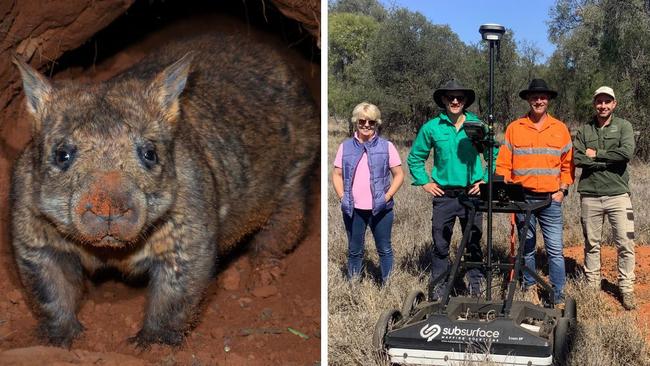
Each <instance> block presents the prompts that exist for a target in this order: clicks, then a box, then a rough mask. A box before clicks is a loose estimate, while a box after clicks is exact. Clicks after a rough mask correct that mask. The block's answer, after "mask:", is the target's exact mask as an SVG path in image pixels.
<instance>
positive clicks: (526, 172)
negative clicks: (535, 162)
mask: <svg viewBox="0 0 650 366" xmlns="http://www.w3.org/2000/svg"><path fill="white" fill-rule="evenodd" d="M512 173H513V174H514V175H515V176H523V175H555V176H557V175H559V174H560V169H514V170H513V171H512Z"/></svg>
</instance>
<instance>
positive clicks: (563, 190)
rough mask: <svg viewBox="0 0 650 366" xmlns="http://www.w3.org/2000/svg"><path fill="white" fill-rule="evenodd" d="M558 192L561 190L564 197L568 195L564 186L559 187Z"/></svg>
mask: <svg viewBox="0 0 650 366" xmlns="http://www.w3.org/2000/svg"><path fill="white" fill-rule="evenodd" d="M558 192H562V194H563V195H564V197H566V196H568V195H569V190H568V189H566V188H560V189H559V190H558Z"/></svg>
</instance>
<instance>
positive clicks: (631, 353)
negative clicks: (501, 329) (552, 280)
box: [328, 120, 650, 366]
mask: <svg viewBox="0 0 650 366" xmlns="http://www.w3.org/2000/svg"><path fill="white" fill-rule="evenodd" d="M347 133H348V130H347V124H346V123H337V122H334V121H333V120H331V121H330V123H329V139H328V155H329V156H328V159H329V160H328V161H329V162H330V166H329V169H331V162H332V161H333V160H334V155H335V153H336V149H337V147H338V145H339V144H340V143H341V142H342V141H343V140H344V139H345V138H346V137H347ZM387 137H388V138H389V139H390V140H391V141H393V142H394V143H395V145H396V147H397V148H398V150H399V152H400V156H401V158H402V161H403V163H404V165H403V166H404V169H405V173H406V179H405V181H404V185H403V186H402V188H401V190H400V191H399V192H398V193H397V194H396V195H395V221H394V224H393V237H392V240H393V241H392V243H393V251H394V256H395V262H394V271H393V274H392V277H391V279H390V281H389V283H388V284H387V285H386V286H383V287H379V286H378V279H379V277H380V275H379V268H378V258H377V255H376V250H375V247H374V242H373V239H372V235H371V234H370V232H368V233H367V235H366V262H365V273H364V276H363V277H362V279H361V280H360V281H353V282H350V281H348V280H346V278H345V266H346V263H347V257H346V256H347V238H346V235H345V230H344V227H343V220H342V217H341V210H340V207H339V202H338V200H337V199H336V194H335V193H334V191H333V189H332V188H331V185H330V189H329V192H328V193H329V195H328V196H329V199H328V222H329V224H328V225H329V228H328V254H329V257H328V293H329V324H328V326H329V329H328V335H329V337H328V354H329V363H330V364H331V365H372V364H374V365H387V364H388V362H387V361H386V360H384V359H383V358H382V357H381V356H380V355H379V354H378V353H377V350H375V349H373V347H372V344H371V340H372V334H373V330H374V327H375V323H376V322H377V319H378V318H379V316H380V314H381V312H382V311H384V310H386V309H391V308H396V309H399V308H400V307H401V305H402V302H403V300H404V297H406V295H407V294H408V292H410V291H411V290H413V289H420V290H422V291H425V292H426V288H427V287H426V286H427V282H428V280H429V274H428V273H429V269H428V263H430V254H429V248H430V246H431V200H430V198H429V197H428V196H427V194H426V193H425V192H424V191H422V189H421V188H419V187H414V186H411V185H410V184H411V182H410V177H409V174H408V167H407V166H406V161H405V160H406V156H407V155H408V151H409V147H408V145H409V140H410V139H411V138H413V137H414V136H409V137H400V136H387ZM429 166H430V165H429ZM428 169H430V167H429V168H428ZM649 180H650V167H649V166H648V165H642V164H635V165H634V166H633V168H632V177H631V184H632V193H633V194H632V204H633V205H634V207H635V224H636V225H637V227H636V234H637V243H638V244H639V245H643V244H647V243H649V242H650V218H649V217H648V216H649V215H650V210H647V209H646V207H647V206H645V203H646V202H650V192H648V191H647V190H646V189H645V187H647V186H648V183H649ZM563 210H564V239H565V245H567V246H574V245H582V240H583V238H582V229H581V226H580V215H579V214H580V207H579V197H578V194H576V192H575V186H573V187H572V188H571V192H570V195H569V197H568V199H567V200H566V201H565V204H563ZM484 221H485V220H484ZM459 226H460V225H456V229H455V233H454V237H453V239H452V250H451V251H452V253H453V252H454V250H455V248H454V247H455V243H456V242H457V240H459V238H460V231H459ZM493 227H494V240H493V243H494V245H495V252H497V253H506V252H507V250H508V249H507V248H509V233H510V224H509V221H508V218H507V215H495V216H494V226H493ZM606 232H609V230H608V229H606ZM484 236H485V234H484ZM540 236H541V235H540ZM609 238H610V237H605V240H606V241H608V239H609ZM539 244H541V240H540V239H539V238H538V249H539V247H540V245H539ZM495 282H496V283H497V284H498V282H499V281H498V280H497V279H496V278H495ZM583 285H584V279H583V278H582V276H581V274H580V273H579V271H576V273H570V274H569V280H568V283H567V288H566V294H567V295H568V296H571V297H574V298H575V299H576V300H577V303H578V304H579V310H578V327H577V329H576V331H575V334H574V335H573V339H574V347H573V350H572V352H571V354H570V355H569V361H568V364H569V365H581V366H583V365H594V366H597V365H598V366H599V365H603V366H604V365H648V364H650V354H649V352H648V349H647V346H646V343H645V339H646V334H647V332H646V329H642V328H639V327H638V325H637V324H639V322H638V320H637V319H636V318H635V317H634V315H633V314H632V313H622V315H617V316H613V311H614V310H613V309H612V308H611V305H610V304H609V303H608V302H607V301H605V299H604V298H603V295H602V293H600V292H596V291H593V290H588V289H586V288H585V286H583ZM518 296H520V295H518ZM466 364H471V363H470V362H467V363H466Z"/></svg>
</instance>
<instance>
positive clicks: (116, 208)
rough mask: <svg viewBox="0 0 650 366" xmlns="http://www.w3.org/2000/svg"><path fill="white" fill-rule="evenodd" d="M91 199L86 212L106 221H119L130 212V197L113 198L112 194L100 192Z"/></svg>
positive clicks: (87, 203)
mask: <svg viewBox="0 0 650 366" xmlns="http://www.w3.org/2000/svg"><path fill="white" fill-rule="evenodd" d="M90 198H91V200H90V201H88V202H86V211H88V212H90V213H91V214H93V215H95V216H97V217H98V218H99V219H102V220H105V221H111V220H115V219H119V218H120V217H122V216H124V214H126V213H127V212H128V211H129V210H130V208H129V202H128V197H113V196H111V195H110V193H108V194H107V193H105V192H99V194H95V195H91V197H90Z"/></svg>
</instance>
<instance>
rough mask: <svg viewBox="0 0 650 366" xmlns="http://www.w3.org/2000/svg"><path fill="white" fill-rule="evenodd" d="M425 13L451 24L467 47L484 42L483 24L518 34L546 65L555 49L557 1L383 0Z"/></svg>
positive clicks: (438, 20)
mask: <svg viewBox="0 0 650 366" xmlns="http://www.w3.org/2000/svg"><path fill="white" fill-rule="evenodd" d="M380 2H381V3H382V4H383V5H384V6H385V7H386V8H390V7H391V5H395V6H397V7H403V8H407V9H409V10H411V11H418V12H420V13H422V14H423V15H424V16H425V17H426V18H427V19H429V21H431V23H434V24H447V25H449V26H450V27H451V29H452V31H454V32H455V33H456V34H458V36H459V37H460V39H461V40H462V41H463V42H465V43H467V44H476V43H478V42H480V41H481V35H480V34H479V32H478V28H479V26H480V25H481V24H485V23H497V24H501V25H503V26H504V27H506V29H508V30H511V31H513V32H514V35H515V41H517V44H518V45H520V44H521V42H522V41H526V42H528V43H531V44H533V45H535V46H536V47H537V48H539V49H540V50H541V51H542V53H543V54H544V56H543V57H542V59H541V60H539V61H538V62H540V63H543V62H545V61H546V59H547V58H548V57H549V56H551V54H552V53H553V51H554V50H555V45H553V44H552V43H551V42H549V40H548V26H547V25H546V22H547V21H548V20H549V11H550V9H551V7H552V6H553V5H554V4H555V0H536V1H530V0H523V1H522V0H380Z"/></svg>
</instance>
